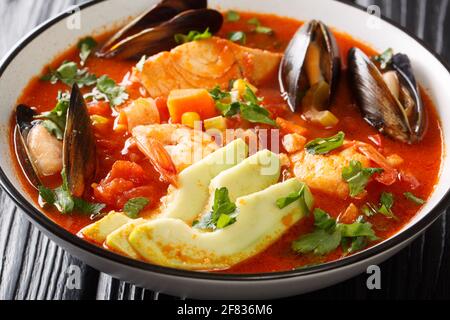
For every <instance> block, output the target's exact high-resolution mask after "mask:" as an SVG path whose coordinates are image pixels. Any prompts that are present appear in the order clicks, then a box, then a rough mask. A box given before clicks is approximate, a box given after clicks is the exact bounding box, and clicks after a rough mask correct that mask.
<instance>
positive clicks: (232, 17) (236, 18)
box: [227, 10, 241, 22]
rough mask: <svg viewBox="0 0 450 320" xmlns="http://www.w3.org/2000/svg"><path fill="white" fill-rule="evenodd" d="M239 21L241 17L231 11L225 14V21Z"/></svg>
mask: <svg viewBox="0 0 450 320" xmlns="http://www.w3.org/2000/svg"><path fill="white" fill-rule="evenodd" d="M240 19H241V15H240V14H239V13H238V12H236V11H233V10H230V11H228V12H227V21H229V22H236V21H239V20H240Z"/></svg>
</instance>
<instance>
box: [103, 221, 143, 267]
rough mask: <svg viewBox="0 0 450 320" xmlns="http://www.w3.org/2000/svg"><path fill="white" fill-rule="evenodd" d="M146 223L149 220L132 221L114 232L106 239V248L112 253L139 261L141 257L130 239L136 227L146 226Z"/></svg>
mask: <svg viewBox="0 0 450 320" xmlns="http://www.w3.org/2000/svg"><path fill="white" fill-rule="evenodd" d="M145 222H147V220H145V219H142V218H140V219H136V220H131V221H130V222H128V223H127V224H125V225H123V226H121V227H119V228H118V229H116V230H114V231H113V232H111V233H110V234H109V235H108V236H107V237H106V241H105V244H106V246H107V247H108V248H109V249H111V250H112V251H114V252H117V253H119V254H122V255H124V256H128V257H131V258H134V259H139V255H138V254H137V253H136V251H135V250H134V249H133V247H132V246H131V245H130V243H129V242H128V237H129V236H130V233H131V232H132V231H133V229H134V228H135V227H136V226H138V225H141V224H144V223H145Z"/></svg>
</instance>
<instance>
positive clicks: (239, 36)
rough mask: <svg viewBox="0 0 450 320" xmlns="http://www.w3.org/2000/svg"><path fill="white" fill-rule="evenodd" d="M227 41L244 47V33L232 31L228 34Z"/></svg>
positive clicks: (245, 39) (245, 40)
mask: <svg viewBox="0 0 450 320" xmlns="http://www.w3.org/2000/svg"><path fill="white" fill-rule="evenodd" d="M228 40H230V41H233V42H236V43H240V44H243V45H245V44H246V43H247V35H246V33H245V32H244V31H233V32H230V33H229V34H228Z"/></svg>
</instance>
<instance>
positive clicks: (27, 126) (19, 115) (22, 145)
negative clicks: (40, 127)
mask: <svg viewBox="0 0 450 320" xmlns="http://www.w3.org/2000/svg"><path fill="white" fill-rule="evenodd" d="M34 116H36V112H35V111H34V110H33V109H31V108H30V107H28V106H26V105H23V104H21V105H18V106H17V108H16V123H17V124H16V127H15V128H14V146H15V151H16V156H17V160H18V162H19V165H20V167H21V168H22V171H23V172H24V173H25V177H26V178H27V180H28V182H29V183H30V184H31V185H32V186H33V187H35V188H36V189H37V188H38V187H39V186H40V185H42V183H41V180H40V178H39V175H38V173H37V172H38V170H37V168H36V166H35V165H34V162H33V161H32V160H31V159H32V158H31V156H30V152H29V150H28V146H27V142H26V141H27V136H28V132H29V131H30V130H31V128H32V127H33V121H34Z"/></svg>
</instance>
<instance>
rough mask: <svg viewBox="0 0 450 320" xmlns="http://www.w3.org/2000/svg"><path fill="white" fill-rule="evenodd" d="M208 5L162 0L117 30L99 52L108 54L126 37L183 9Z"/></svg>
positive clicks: (201, 1) (195, 0) (199, 1)
mask: <svg viewBox="0 0 450 320" xmlns="http://www.w3.org/2000/svg"><path fill="white" fill-rule="evenodd" d="M206 7H207V1H206V0H162V1H160V2H159V3H158V4H156V5H154V6H153V7H151V8H150V9H148V10H147V11H145V12H143V13H142V14H140V15H139V16H137V17H136V18H134V19H133V20H132V21H131V22H130V23H128V24H127V25H125V26H124V27H123V28H121V29H120V30H119V31H117V32H116V33H115V34H114V35H113V36H112V37H111V38H109V40H108V41H107V42H106V43H105V44H104V45H103V47H102V48H101V50H100V51H99V53H98V54H99V55H100V56H102V55H105V54H107V52H108V51H109V50H111V48H112V47H114V46H115V45H116V44H117V43H119V42H121V41H123V40H124V39H127V38H129V37H131V36H132V35H135V34H137V33H139V32H140V31H142V30H145V29H148V28H152V27H155V26H157V25H159V24H161V23H164V22H166V21H168V20H170V19H172V18H173V17H175V16H176V15H177V14H180V13H181V12H183V11H186V10H191V9H204V8H206Z"/></svg>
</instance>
